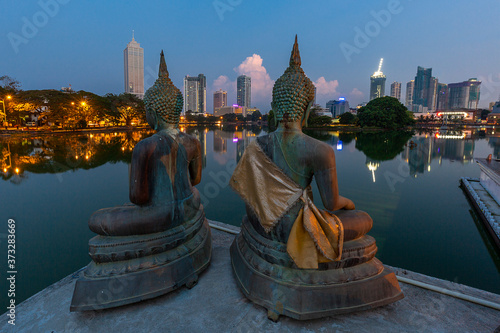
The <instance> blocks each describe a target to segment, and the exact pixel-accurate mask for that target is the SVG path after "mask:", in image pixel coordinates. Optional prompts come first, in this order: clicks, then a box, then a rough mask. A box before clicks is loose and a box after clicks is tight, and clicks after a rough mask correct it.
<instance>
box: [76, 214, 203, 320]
mask: <svg viewBox="0 0 500 333" xmlns="http://www.w3.org/2000/svg"><path fill="white" fill-rule="evenodd" d="M211 253H212V247H211V235H210V227H209V226H208V221H207V219H206V218H205V215H204V213H203V211H202V210H200V212H199V213H198V215H197V216H196V218H194V219H192V220H190V221H188V222H185V223H183V224H182V225H180V226H178V227H175V228H172V229H169V230H167V231H164V232H159V233H154V234H148V235H140V236H139V235H136V236H124V237H109V236H96V237H94V238H92V239H91V240H90V241H89V254H90V256H91V258H92V262H91V263H90V264H89V265H88V266H87V267H86V268H85V271H84V274H83V278H82V279H80V280H78V281H77V282H76V285H75V292H74V294H73V299H72V301H71V307H70V311H86V310H98V309H105V308H111V307H116V306H121V305H125V304H130V303H134V302H139V301H142V300H145V299H149V298H153V297H157V296H160V295H163V294H166V293H168V292H170V291H172V290H174V289H177V288H180V287H182V286H183V285H186V286H187V287H188V288H191V287H193V286H194V285H195V284H196V282H197V281H198V275H199V274H200V273H201V272H202V271H203V270H204V269H205V268H207V267H208V265H209V263H210V258H211Z"/></svg>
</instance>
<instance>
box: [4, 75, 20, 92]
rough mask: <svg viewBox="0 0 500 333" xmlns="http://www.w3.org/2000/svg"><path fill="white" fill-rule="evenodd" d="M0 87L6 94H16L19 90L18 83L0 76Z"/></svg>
mask: <svg viewBox="0 0 500 333" xmlns="http://www.w3.org/2000/svg"><path fill="white" fill-rule="evenodd" d="M0 87H1V88H2V89H4V90H5V91H8V92H11V93H12V92H16V91H19V88H21V84H20V83H19V81H17V80H14V79H13V78H11V77H10V76H7V75H4V76H0Z"/></svg>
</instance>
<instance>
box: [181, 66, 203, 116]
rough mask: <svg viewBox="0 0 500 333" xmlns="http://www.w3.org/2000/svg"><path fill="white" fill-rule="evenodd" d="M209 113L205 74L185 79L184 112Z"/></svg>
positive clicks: (187, 76)
mask: <svg viewBox="0 0 500 333" xmlns="http://www.w3.org/2000/svg"><path fill="white" fill-rule="evenodd" d="M188 111H191V112H193V113H206V112H207V78H206V77H205V75H203V74H199V75H198V76H189V75H186V77H184V112H188Z"/></svg>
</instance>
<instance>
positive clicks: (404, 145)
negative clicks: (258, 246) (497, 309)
mask: <svg viewBox="0 0 500 333" xmlns="http://www.w3.org/2000/svg"><path fill="white" fill-rule="evenodd" d="M186 131H187V132H188V133H190V134H192V135H195V136H197V137H198V138H199V139H200V142H201V144H202V148H203V156H204V157H203V163H204V170H203V179H202V182H201V183H200V184H199V185H198V186H197V188H198V190H199V191H200V193H201V195H202V197H203V200H204V205H205V212H206V214H207V217H208V218H209V219H212V220H217V221H221V222H225V223H229V224H233V225H239V224H240V221H241V218H242V217H243V215H244V214H245V207H244V204H243V202H242V201H241V200H240V199H239V197H238V196H237V195H236V194H235V193H234V192H232V190H231V189H230V188H229V187H228V185H227V184H228V181H229V177H230V175H231V173H232V171H233V170H234V167H235V165H236V163H237V161H239V159H240V157H241V156H242V154H243V151H244V149H245V147H246V146H247V145H248V143H249V142H250V141H251V140H253V139H255V137H256V136H259V135H264V134H265V132H264V131H262V130H261V129H259V128H253V129H252V128H248V129H245V130H241V129H240V130H237V129H236V128H233V129H232V130H231V129H229V130H227V131H226V130H219V129H205V128H199V129H194V128H190V129H187V130H186ZM151 134H152V132H150V131H144V132H128V133H106V134H99V133H93V134H81V135H64V136H39V137H30V138H28V137H24V138H21V137H19V138H10V139H5V138H3V139H0V177H2V179H1V180H0V202H1V203H0V249H1V250H0V253H2V256H3V259H1V260H0V270H1V272H2V273H1V274H0V276H4V275H5V274H6V272H7V258H6V257H7V255H6V253H7V238H6V233H7V220H8V219H9V218H11V219H14V220H15V221H16V268H17V272H18V274H17V281H16V301H17V302H18V303H19V302H21V301H22V300H24V299H26V298H28V297H29V296H31V295H33V294H35V293H36V292H38V291H40V290H41V289H43V288H45V287H47V286H48V285H50V284H52V283H54V282H56V281H58V280H60V279H61V278H63V277H65V276H67V275H69V274H71V273H73V272H75V271H77V270H78V269H80V268H82V267H83V266H85V265H86V264H87V263H88V262H89V261H90V258H89V257H88V254H87V250H88V240H89V239H90V238H92V237H93V236H94V234H93V233H92V232H90V230H89V229H88V226H87V220H88V218H89V217H90V215H91V214H92V213H93V212H94V211H96V210H98V209H100V208H104V207H110V206H116V205H121V204H123V203H125V202H127V201H128V172H129V171H128V170H129V161H130V158H131V152H132V149H133V147H134V145H135V144H136V143H137V142H138V141H139V140H141V139H142V138H145V137H146V136H149V135H151ZM308 134H309V135H311V136H313V137H315V138H317V139H319V140H322V141H325V142H327V143H329V144H330V145H331V146H332V147H333V149H335V151H336V159H337V174H338V181H339V187H340V192H341V194H342V195H343V196H346V197H348V198H350V199H352V200H353V201H354V203H355V204H356V208H357V209H361V210H365V211H366V212H368V213H369V214H370V215H371V216H372V218H373V220H374V227H373V229H372V231H371V232H370V234H371V235H372V236H374V237H375V238H376V240H377V246H378V248H379V250H378V254H377V257H378V258H379V259H381V260H382V262H384V263H386V264H389V265H393V266H398V267H402V268H406V269H408V270H412V271H416V272H420V273H424V274H427V275H432V276H435V277H439V278H442V279H446V280H450V281H455V282H458V283H462V284H466V285H470V286H473V287H476V288H481V289H485V290H488V291H491V292H495V293H500V258H499V254H498V251H496V250H495V249H494V247H493V246H492V242H491V240H490V239H489V236H488V235H487V234H486V233H485V231H484V229H483V227H482V226H481V224H480V223H479V222H478V220H477V216H476V215H475V213H474V212H473V210H472V207H471V205H470V204H469V202H468V201H467V199H466V196H465V195H464V193H463V192H462V190H461V189H460V188H459V179H460V177H464V176H465V177H479V172H480V171H479V167H478V166H477V165H476V164H475V163H474V158H475V157H486V156H487V155H488V154H490V153H493V154H494V156H495V157H500V135H498V136H496V134H495V133H494V131H493V130H488V131H487V132H485V131H464V132H454V133H450V132H448V133H439V132H435V131H434V132H428V133H421V134H418V133H417V134H415V133H414V134H409V133H401V132H388V133H371V134H370V133H358V134H346V133H338V132H308ZM4 168H5V169H6V170H7V171H6V172H5V171H4ZM16 168H17V169H18V170H17V171H18V173H16ZM314 190H315V194H316V195H315V197H316V199H317V200H316V202H317V203H318V204H319V206H321V203H320V202H319V201H318V199H319V194H318V192H317V189H316V188H315V187H314ZM2 228H3V230H2ZM5 281H6V280H5V279H3V278H2V279H1V281H0V295H1V296H0V302H1V304H0V306H6V304H7V290H8V288H7V284H6V282H5Z"/></svg>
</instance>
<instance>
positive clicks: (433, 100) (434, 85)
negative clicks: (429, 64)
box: [427, 76, 439, 111]
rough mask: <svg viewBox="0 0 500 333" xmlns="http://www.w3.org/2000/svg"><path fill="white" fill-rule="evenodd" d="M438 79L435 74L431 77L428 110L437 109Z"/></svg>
mask: <svg viewBox="0 0 500 333" xmlns="http://www.w3.org/2000/svg"><path fill="white" fill-rule="evenodd" d="M438 84H439V82H438V79H436V78H435V77H434V76H433V77H431V80H430V84H429V101H428V106H427V111H435V110H436V107H437V89H438Z"/></svg>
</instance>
